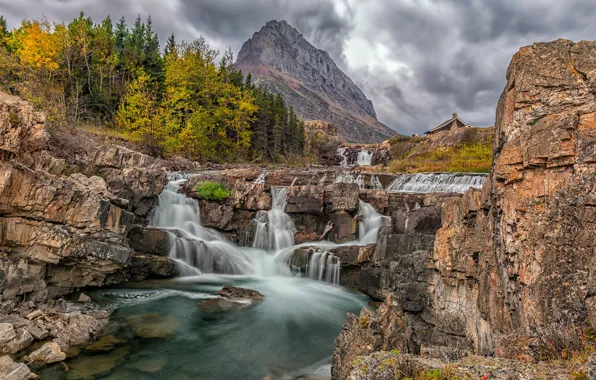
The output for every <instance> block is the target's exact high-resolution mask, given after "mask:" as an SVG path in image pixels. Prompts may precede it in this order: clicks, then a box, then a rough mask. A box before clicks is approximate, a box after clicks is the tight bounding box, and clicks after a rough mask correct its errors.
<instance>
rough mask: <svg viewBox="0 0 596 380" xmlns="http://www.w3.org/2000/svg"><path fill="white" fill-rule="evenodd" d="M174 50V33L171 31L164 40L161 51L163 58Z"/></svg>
mask: <svg viewBox="0 0 596 380" xmlns="http://www.w3.org/2000/svg"><path fill="white" fill-rule="evenodd" d="M175 51H176V38H175V37H174V33H172V34H171V35H170V37H169V38H168V41H167V42H166V47H165V48H164V51H163V55H164V58H165V57H167V56H168V55H170V54H171V53H172V52H175Z"/></svg>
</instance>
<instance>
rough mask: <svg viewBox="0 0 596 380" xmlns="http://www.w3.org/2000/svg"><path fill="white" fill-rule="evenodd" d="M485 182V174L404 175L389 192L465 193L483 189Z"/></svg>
mask: <svg viewBox="0 0 596 380" xmlns="http://www.w3.org/2000/svg"><path fill="white" fill-rule="evenodd" d="M485 182H486V175H483V174H460V173H457V174H448V173H420V174H402V175H400V176H399V177H397V178H396V179H395V181H393V183H392V184H391V185H389V187H388V188H387V191H393V192H400V193H465V192H466V191H467V190H468V189H471V188H475V189H480V188H482V185H484V183H485Z"/></svg>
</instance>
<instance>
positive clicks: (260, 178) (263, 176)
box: [254, 170, 267, 185]
mask: <svg viewBox="0 0 596 380" xmlns="http://www.w3.org/2000/svg"><path fill="white" fill-rule="evenodd" d="M265 179H267V171H266V170H263V171H262V172H261V174H259V176H258V177H257V179H255V181H254V183H255V184H257V185H264V184H265Z"/></svg>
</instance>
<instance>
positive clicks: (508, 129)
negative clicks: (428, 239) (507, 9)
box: [434, 40, 596, 355]
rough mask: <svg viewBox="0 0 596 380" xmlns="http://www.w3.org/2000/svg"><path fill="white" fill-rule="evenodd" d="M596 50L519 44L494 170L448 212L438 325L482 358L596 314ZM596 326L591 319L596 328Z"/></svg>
mask: <svg viewBox="0 0 596 380" xmlns="http://www.w3.org/2000/svg"><path fill="white" fill-rule="evenodd" d="M595 47H596V43H594V42H585V41H584V42H580V43H577V44H574V43H572V42H570V41H565V40H558V41H555V42H551V43H541V44H535V45H532V46H529V47H525V48H522V49H521V50H520V51H519V52H518V53H517V54H516V55H515V56H514V57H513V60H512V62H511V65H510V67H509V70H508V72H507V80H508V83H507V86H506V88H505V90H504V92H503V94H502V96H501V99H500V101H499V106H498V109H497V120H496V131H495V149H494V157H495V160H494V164H493V169H492V171H491V174H490V177H489V181H488V182H487V184H486V185H485V186H484V188H483V190H482V191H475V192H469V193H467V194H466V195H465V197H464V198H463V199H462V200H461V201H459V202H453V203H451V204H449V205H448V206H447V207H446V208H445V210H444V222H443V228H442V229H441V230H440V231H439V233H438V234H437V242H436V245H435V250H434V259H435V260H436V262H437V265H438V269H439V272H440V275H441V279H440V281H438V282H437V284H436V289H435V294H436V295H437V296H436V297H435V300H434V303H435V305H436V309H437V310H441V309H443V306H444V305H446V304H447V303H449V304H450V305H452V306H451V307H450V308H449V309H448V310H445V309H443V310H445V312H443V313H441V314H442V315H440V317H439V318H443V319H447V320H451V321H452V326H457V332H458V333H459V334H461V335H465V336H467V337H468V338H469V339H471V341H472V342H473V344H474V349H475V350H476V351H477V352H479V353H484V354H490V353H494V352H495V350H496V351H497V353H499V354H503V355H515V354H516V353H515V352H512V350H511V349H510V348H509V349H508V348H507V347H508V346H510V343H509V342H510V341H511V339H515V337H518V336H521V337H528V339H530V340H529V342H530V343H529V345H530V347H531V346H532V342H533V340H534V339H539V338H540V328H541V327H544V326H548V325H551V324H555V325H559V326H561V328H565V327H566V326H568V325H576V324H577V325H582V324H585V323H586V322H587V320H588V319H589V317H590V316H593V315H594V312H595V309H594V307H595V303H594V295H595V294H596V280H595V279H596V277H595V276H596V260H595V257H594V249H595V248H596V241H595V240H594V239H593V238H592V235H593V234H594V228H595V227H594V219H595V217H596V214H595V213H594V210H593V207H592V206H593V204H594V200H593V197H594V192H593V189H594V183H595V177H596V170H595V168H596V167H595V166H594V164H595V163H596V156H595V152H596V150H595V149H596V132H595V131H596V99H595V96H594V88H595V85H596V55H595V54H594V51H595V50H594V48H595ZM592 322H593V321H592Z"/></svg>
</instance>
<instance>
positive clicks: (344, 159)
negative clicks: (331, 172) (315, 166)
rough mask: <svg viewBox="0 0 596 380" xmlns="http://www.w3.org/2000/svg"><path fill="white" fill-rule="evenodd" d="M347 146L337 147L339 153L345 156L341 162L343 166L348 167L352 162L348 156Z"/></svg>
mask: <svg viewBox="0 0 596 380" xmlns="http://www.w3.org/2000/svg"><path fill="white" fill-rule="evenodd" d="M347 151H348V150H347V148H337V154H339V155H340V156H342V157H343V160H342V161H341V163H340V164H339V166H341V167H348V166H349V165H350V163H349V162H348V156H346V152H347Z"/></svg>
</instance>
